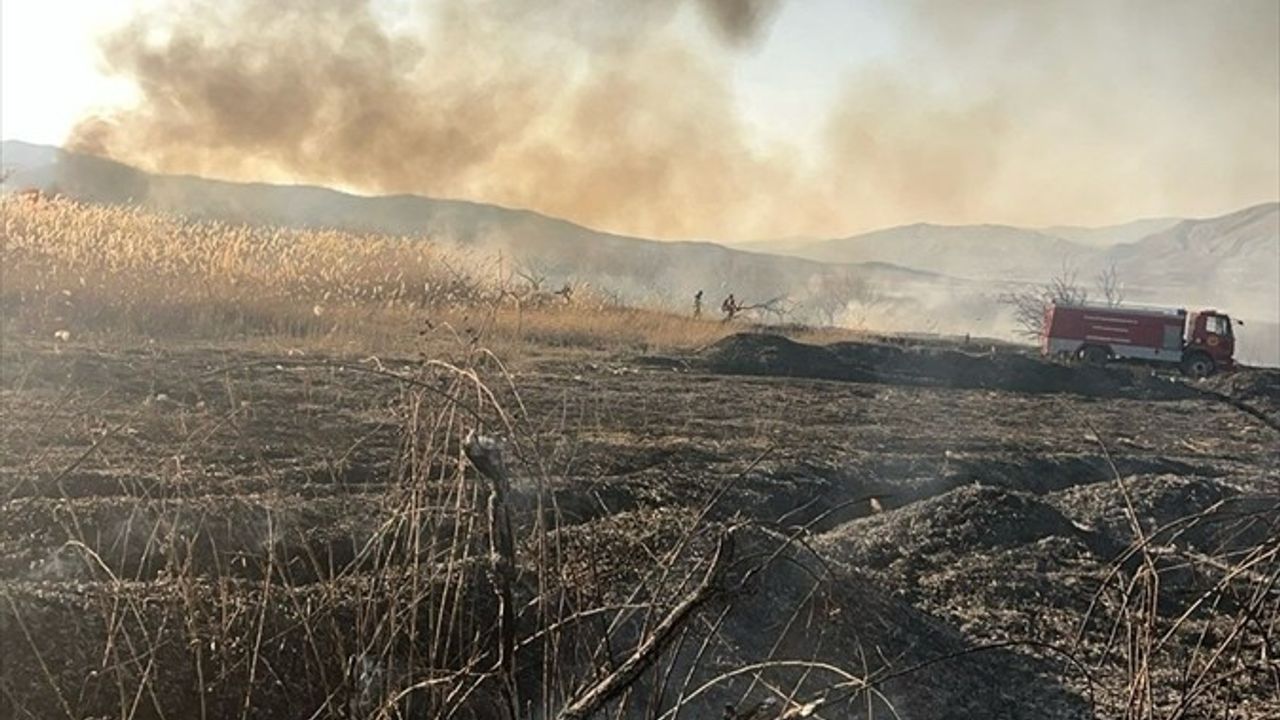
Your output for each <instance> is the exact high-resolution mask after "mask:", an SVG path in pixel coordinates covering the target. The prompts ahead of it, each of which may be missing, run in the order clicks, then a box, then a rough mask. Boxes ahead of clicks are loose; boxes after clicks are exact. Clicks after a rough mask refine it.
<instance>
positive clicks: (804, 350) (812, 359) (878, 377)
mask: <svg viewBox="0 0 1280 720" xmlns="http://www.w3.org/2000/svg"><path fill="white" fill-rule="evenodd" d="M697 361H698V362H699V363H700V364H701V365H702V367H704V368H705V369H707V370H710V371H711V372H717V373H724V374H746V375H770V376H781V377H811V378H819V379H827V380H846V381H851V382H877V383H887V384H898V385H926V386H940V387H953V388H970V389H985V390H1007V391H1012V392H1024V393H1075V394H1079V395H1089V396H1098V397H1137V398H1143V399H1155V400H1177V399H1186V398H1193V397H1196V396H1198V394H1199V393H1197V391H1196V390H1195V389H1193V388H1190V387H1188V386H1187V385H1185V384H1183V383H1181V382H1177V381H1171V380H1167V379H1162V378H1159V377H1155V376H1153V375H1152V374H1151V373H1150V372H1143V371H1141V370H1135V369H1133V368H1127V367H1074V366H1067V365H1059V364H1056V363H1052V362H1047V361H1044V360H1041V359H1039V358H1034V357H1030V356H1027V355H1021V354H1018V353H1010V352H1002V353H984V354H974V353H968V352H962V351H959V350H952V349H945V348H937V347H903V346H898V345H886V344H875V343H855V342H842V343H834V344H832V345H828V346H818V345H807V344H804V343H798V342H795V341H794V340H789V339H787V338H784V337H780V336H777V335H767V334H757V333H740V334H737V335H731V336H729V337H727V338H724V339H723V340H720V341H719V342H717V343H715V344H713V345H711V346H710V347H708V348H706V349H705V350H703V351H702V352H701V353H700V355H699V357H698V358H697Z"/></svg>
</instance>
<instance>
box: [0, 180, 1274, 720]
mask: <svg viewBox="0 0 1280 720" xmlns="http://www.w3.org/2000/svg"><path fill="white" fill-rule="evenodd" d="M0 209H2V210H3V214H4V233H5V237H4V246H3V257H2V258H0V261H2V262H3V269H4V278H3V280H4V282H3V286H2V287H0V311H2V312H3V331H4V337H3V340H4V345H3V353H2V354H0V398H2V399H3V410H4V423H3V429H0V636H2V637H3V642H4V647H3V648H2V650H3V652H2V653H0V657H2V658H3V659H2V660H0V716H2V717H16V718H76V719H80V718H119V719H121V720H125V719H136V718H156V719H161V718H171V719H177V718H201V719H205V718H387V719H391V718H476V719H484V720H488V719H490V718H492V719H495V720H497V719H503V720H507V719H510V720H514V719H515V718H521V719H523V718H548V719H549V718H560V719H563V720H575V719H582V718H589V717H590V718H596V717H598V718H628V719H629V718H637V719H640V718H644V719H646V720H653V719H655V718H656V719H659V720H677V719H678V718H685V719H691V718H724V719H725V720H747V719H748V718H751V719H752V720H766V719H767V720H783V719H788V720H790V719H793V718H804V717H811V718H828V719H834V718H860V719H861V718H866V719H867V720H871V718H901V719H903V720H919V719H920V718H957V719H958V718H1046V719H1052V718H1117V719H1124V720H1174V719H1175V718H1176V719H1183V720H1192V719H1194V718H1267V717H1277V716H1280V494H1278V493H1277V492H1276V488H1277V486H1278V485H1280V471H1278V470H1277V468H1278V467H1280V464H1278V463H1277V460H1280V454H1278V453H1277V447H1280V434H1277V430H1276V423H1277V422H1280V416H1277V410H1280V381H1278V380H1280V378H1278V377H1277V375H1276V374H1275V373H1266V372H1258V373H1252V374H1240V375H1237V376H1234V377H1232V378H1229V379H1226V380H1223V381H1222V382H1221V384H1220V385H1216V386H1212V387H1210V386H1208V385H1205V386H1203V387H1200V386H1196V387H1191V386H1187V387H1183V386H1181V385H1179V386H1178V389H1177V390H1176V391H1172V390H1167V389H1159V390H1158V391H1156V390H1152V388H1164V386H1166V385H1168V381H1167V380H1164V379H1160V378H1143V382H1142V383H1130V384H1124V383H1120V382H1111V381H1110V376H1108V377H1107V378H1102V380H1107V382H1102V381H1101V380H1098V379H1097V378H1094V380H1095V382H1093V384H1092V385H1091V386H1090V388H1091V389H1090V391H1089V392H1087V393H1086V392H1083V391H1081V390H1079V389H1073V385H1072V382H1070V381H1071V380H1072V378H1074V377H1075V376H1074V375H1071V373H1073V372H1075V371H1074V370H1071V369H1069V368H1061V367H1056V366H1054V367H1052V368H1049V370H1051V371H1052V373H1051V374H1052V375H1053V376H1054V377H1055V378H1066V379H1065V380H1064V381H1062V382H1059V383H1058V384H1055V385H1054V386H1052V387H1038V386H1025V387H1024V386H1013V385H1010V384H1009V383H1007V382H1004V380H1002V378H1004V377H1005V376H1007V375H1009V374H1011V373H1012V370H1009V368H1025V367H1026V366H1027V365H1028V364H1035V363H1036V362H1038V361H1036V360H1034V359H1032V358H1025V357H1022V356H1020V355H1017V354H1016V351H1014V350H1005V351H1003V352H1004V355H1001V356H999V357H997V354H996V353H994V351H993V352H992V353H991V354H990V356H988V355H985V354H981V353H968V352H967V351H965V350H964V349H962V348H945V349H941V350H940V349H937V348H917V349H915V350H918V351H919V352H918V354H913V355H910V356H909V357H910V358H911V362H913V363H915V365H914V366H913V372H916V373H917V377H914V378H910V379H908V378H905V377H903V376H902V373H901V370H902V368H901V367H898V368H895V367H891V366H890V365H893V364H900V363H901V362H904V360H903V359H904V358H907V357H908V356H907V355H904V354H903V353H905V352H906V351H907V350H911V348H907V349H904V348H903V347H902V346H901V345H894V346H892V347H890V346H882V345H878V344H874V343H871V342H869V341H868V340H867V339H865V338H862V339H860V340H859V338H858V337H857V336H856V335H855V334H847V333H846V334H841V333H837V332H834V331H820V330H803V329H801V330H792V331H789V333H788V334H789V335H790V336H792V337H793V338H796V339H799V340H803V341H808V342H810V343H812V342H818V341H822V342H831V341H836V340H842V341H844V342H838V343H832V344H830V345H829V346H827V347H824V348H816V347H813V346H812V345H809V344H804V343H797V342H787V341H786V340H785V339H783V338H779V337H775V336H773V335H768V334H763V333H761V332H759V328H755V329H754V330H755V332H751V333H737V332H736V331H739V330H743V329H745V328H744V327H743V326H741V325H737V324H726V323H722V322H719V321H718V320H715V319H708V320H695V319H693V318H689V317H680V316H677V315H673V314H671V313H664V312H658V311H654V310H644V309H634V308H627V307H621V306H619V305H618V304H617V303H614V302H611V301H609V300H608V298H607V290H608V289H607V288H588V287H580V288H575V289H574V292H573V293H572V299H571V300H570V301H566V300H565V299H564V298H563V297H561V296H555V295H554V294H550V293H547V289H544V288H540V287H530V286H529V284H528V283H527V282H521V279H520V277H519V275H518V274H516V273H514V271H512V270H511V269H510V268H508V267H506V266H505V265H504V264H503V260H502V259H499V258H484V257H478V256H471V255H469V254H467V253H465V252H463V251H461V250H456V249H451V248H446V247H443V246H438V245H436V244H433V243H431V242H429V241H427V240H423V239H416V238H390V237H378V236H359V235H351V234H345V233H339V232H329V231H305V232H304V231H292V230H279V229H264V228H252V227H241V226H230V225H224V224H219V223H213V222H204V221H193V220H187V219H183V218H179V217H171V216H163V215H156V214H151V213H146V212H142V211H138V210H131V209H124V208H115V207H104V206H91V205H80V204H75V203H72V202H69V201H65V200H58V199H40V200H30V199H14V198H6V199H4V200H3V207H2V208H0ZM555 289H556V288H551V290H555ZM851 340H853V341H851ZM869 357H875V358H890V360H886V361H884V362H885V366H883V367H875V368H871V369H868V368H866V367H864V366H863V365H857V371H856V372H852V371H850V372H849V373H848V374H844V375H842V374H840V372H835V371H833V370H832V368H831V366H830V365H829V364H830V363H835V362H836V361H837V360H839V361H840V362H841V363H845V362H846V361H847V362H849V363H852V362H854V361H856V362H857V363H865V362H868V361H865V360H864V359H865V358H869ZM813 358H819V360H814V359H813ZM893 358H897V359H896V360H894V359H893ZM962 362H963V364H964V366H965V373H967V374H965V375H964V376H963V378H961V374H960V373H959V371H958V368H959V365H960V364H961V363H962ZM824 363H826V364H824ZM1001 363H1003V364H1001ZM841 368H845V365H843V364H841V365H839V367H838V368H836V369H837V370H839V369H841ZM990 368H995V370H994V371H988V370H990ZM841 372H843V370H842V371H841ZM1046 372H1048V371H1046ZM938 378H944V380H945V379H947V378H949V380H947V381H944V380H938ZM957 378H960V379H963V380H964V381H965V382H960V380H958V379H957ZM908 380H909V381H908ZM966 383H967V384H966ZM1002 383H1004V384H1002ZM1224 399H1225V400H1228V401H1229V402H1224V401H1223V400H1224ZM1233 403H1236V404H1233ZM1242 406H1247V407H1249V408H1252V409H1253V410H1254V411H1255V412H1253V413H1250V412H1244V411H1242Z"/></svg>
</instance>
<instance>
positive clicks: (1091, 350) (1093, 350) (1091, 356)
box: [1080, 345, 1107, 365]
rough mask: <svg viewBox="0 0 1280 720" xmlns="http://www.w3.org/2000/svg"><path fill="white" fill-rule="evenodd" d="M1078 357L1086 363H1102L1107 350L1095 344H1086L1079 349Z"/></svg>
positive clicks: (1105, 358)
mask: <svg viewBox="0 0 1280 720" xmlns="http://www.w3.org/2000/svg"><path fill="white" fill-rule="evenodd" d="M1080 359H1081V360H1083V361H1084V364H1086V365H1102V364H1103V363H1105V362H1106V361H1107V351H1106V350H1105V349H1103V348H1100V347H1098V346H1097V345H1087V346H1085V347H1083V348H1081V349H1080Z"/></svg>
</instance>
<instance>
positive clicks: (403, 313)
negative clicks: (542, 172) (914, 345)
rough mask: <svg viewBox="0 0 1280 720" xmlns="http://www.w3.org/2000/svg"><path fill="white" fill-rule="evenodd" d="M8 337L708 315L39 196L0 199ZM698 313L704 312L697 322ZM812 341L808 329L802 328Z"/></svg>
mask: <svg viewBox="0 0 1280 720" xmlns="http://www.w3.org/2000/svg"><path fill="white" fill-rule="evenodd" d="M0 203H2V204H0V214H2V216H3V221H4V238H5V242H4V246H3V249H2V250H0V253H2V255H0V263H2V266H3V268H4V283H3V287H2V288H0V307H3V309H4V320H5V323H6V326H7V329H8V330H9V331H12V332H17V333H19V334H32V335H36V336H42V337H45V338H52V337H54V336H55V334H57V333H60V332H64V333H67V334H74V335H76V336H79V335H82V334H84V333H91V334H95V335H109V334H117V335H126V336H130V337H133V338H143V339H145V338H177V339H198V338H206V339H228V338H236V337H246V336H248V337H268V338H271V337H284V338H294V339H296V340H298V341H306V342H309V343H318V344H321V345H324V344H328V345H330V346H342V345H344V344H345V345H348V346H358V347H359V348H360V349H359V350H358V351H359V352H370V351H377V350H386V349H398V350H401V351H403V350H405V349H410V350H412V349H415V345H414V343H416V342H418V338H417V334H416V329H417V328H414V329H413V330H409V331H406V328H409V327H413V326H414V325H415V324H419V323H422V322H424V321H428V322H431V323H432V324H433V326H448V327H452V328H454V329H455V330H456V332H457V333H458V334H470V335H472V336H479V335H483V336H484V337H485V339H486V342H487V343H488V344H489V345H491V346H503V345H505V344H509V343H514V344H516V345H521V344H529V345H549V346H562V347H564V346H567V347H595V348H602V349H609V348H614V349H620V348H629V349H637V348H640V349H643V348H672V347H696V346H701V345H705V344H707V343H709V342H712V341H715V340H717V339H719V338H721V337H724V336H725V335H727V334H729V333H730V332H731V331H732V330H733V328H732V327H730V326H725V325H724V324H722V323H720V322H719V321H718V320H716V319H711V318H708V319H703V320H695V319H694V318H692V317H689V316H687V315H678V314H673V313H670V312H662V311H656V310H645V309H642V308H635V307H626V306H623V305H621V304H620V303H618V302H617V301H615V300H613V299H611V298H610V297H608V295H607V292H606V291H607V288H603V289H596V288H591V287H586V286H581V287H572V291H573V292H572V296H571V298H569V299H566V298H565V297H564V296H562V295H558V294H556V293H555V291H556V290H558V289H559V288H541V287H537V286H534V285H533V284H531V283H530V282H529V281H528V280H526V279H524V278H522V277H520V274H519V267H518V265H516V264H514V263H513V262H512V261H511V260H510V259H507V258H503V257H497V256H486V255H483V254H480V253H474V252H469V251H467V250H465V249H459V248H456V247H448V246H442V245H439V244H436V243H433V242H431V241H430V240H429V239H425V238H409V237H388V236H379V235H357V234H352V233H346V232H340V231H335V230H314V231H307V230H293V229H285V228H267V227H253V226H246V225H230V224H225V223H221V222H216V221H196V220H189V219H185V218H181V217H176V216H169V215H163V214H156V213H150V212H146V211H144V210H140V209H137V208H129V207H122V206H108V205H89V204H81V203H76V202H73V201H70V200H66V199H61V198H50V197H44V196H37V197H35V198H32V197H14V196H9V197H5V198H3V199H0ZM711 310H712V309H711V308H708V314H709V315H710V314H711ZM810 334H811V335H816V333H810Z"/></svg>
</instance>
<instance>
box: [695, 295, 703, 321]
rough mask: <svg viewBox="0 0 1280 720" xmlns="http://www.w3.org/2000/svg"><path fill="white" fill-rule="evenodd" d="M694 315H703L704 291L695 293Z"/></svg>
mask: <svg viewBox="0 0 1280 720" xmlns="http://www.w3.org/2000/svg"><path fill="white" fill-rule="evenodd" d="M693 316H694V317H696V318H698V317H702V291H701V290H699V291H698V292H696V293H694V294H693Z"/></svg>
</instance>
